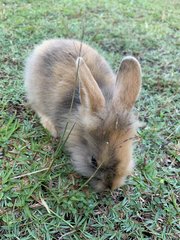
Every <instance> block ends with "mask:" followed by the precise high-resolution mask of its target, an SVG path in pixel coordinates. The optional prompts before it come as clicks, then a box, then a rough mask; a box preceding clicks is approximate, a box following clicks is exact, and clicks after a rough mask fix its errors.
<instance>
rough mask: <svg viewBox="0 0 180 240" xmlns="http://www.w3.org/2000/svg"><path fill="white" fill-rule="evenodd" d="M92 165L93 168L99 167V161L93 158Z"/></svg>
mask: <svg viewBox="0 0 180 240" xmlns="http://www.w3.org/2000/svg"><path fill="white" fill-rule="evenodd" d="M91 163H92V165H93V167H97V161H96V158H95V157H94V156H92V157H91Z"/></svg>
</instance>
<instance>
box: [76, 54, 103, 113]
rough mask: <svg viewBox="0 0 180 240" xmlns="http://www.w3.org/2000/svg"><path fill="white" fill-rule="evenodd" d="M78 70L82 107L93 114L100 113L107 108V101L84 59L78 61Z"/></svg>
mask: <svg viewBox="0 0 180 240" xmlns="http://www.w3.org/2000/svg"><path fill="white" fill-rule="evenodd" d="M76 70H77V74H78V78H79V92H80V101H81V104H82V106H83V107H85V109H86V110H88V111H90V112H91V113H93V112H99V111H100V110H102V109H103V108H104V106H105V99H104V96H103V94H102V92H101V89H100V88H99V86H98V84H97V82H96V80H95V79H94V77H93V75H92V73H91V71H90V69H89V68H88V66H87V65H86V63H85V62H84V60H83V58H82V57H79V58H78V59H77V60H76Z"/></svg>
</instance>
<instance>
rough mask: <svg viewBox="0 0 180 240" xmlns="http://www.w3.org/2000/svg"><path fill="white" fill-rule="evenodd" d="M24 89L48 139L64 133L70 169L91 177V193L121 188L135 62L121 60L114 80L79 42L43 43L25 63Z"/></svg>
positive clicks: (133, 123)
mask: <svg viewBox="0 0 180 240" xmlns="http://www.w3.org/2000/svg"><path fill="white" fill-rule="evenodd" d="M25 88H26V91H27V97H28V100H29V103H30V105H31V106H32V108H33V109H34V110H35V111H36V112H37V114H38V115H39V117H40V119H41V123H42V125H43V126H44V127H45V128H47V129H48V130H49V131H50V133H51V134H52V135H53V136H54V137H58V136H60V135H61V136H62V135H63V136H65V137H66V136H68V135H69V134H70V135H69V137H68V140H67V142H66V148H67V150H68V151H69V152H70V154H71V160H72V164H73V165H74V168H75V170H76V171H77V172H79V173H80V174H81V175H83V176H85V177H92V176H93V177H92V179H91V184H92V185H93V187H94V189H95V190H96V191H104V190H106V189H115V188H117V187H119V186H121V185H122V184H123V182H124V179H125V178H126V176H127V175H129V174H130V173H131V171H132V169H133V166H134V163H133V160H132V139H133V137H134V136H135V134H136V128H137V122H138V121H137V119H135V117H134V115H133V112H132V108H133V106H134V104H135V101H136V99H137V97H138V95H139V92H140V88H141V68H140V65H139V63H138V61H137V60H136V59H135V58H133V57H126V58H124V59H123V60H122V62H121V64H120V68H119V71H118V73H117V76H116V75H115V74H114V73H113V71H112V70H111V68H110V66H109V65H108V63H107V62H106V61H105V59H104V58H103V57H102V56H100V55H99V54H98V53H97V51H96V50H94V49H92V48H91V47H90V46H88V45H86V44H85V43H80V42H79V41H77V40H64V39H55V40H48V41H44V42H43V43H42V44H41V45H39V46H37V47H36V48H35V49H34V51H33V52H32V54H31V55H30V57H29V58H28V60H27V63H26V68H25ZM72 99H73V102H72ZM70 109H71V110H70ZM67 122H68V125H67ZM65 129H66V133H65V134H64V130H65Z"/></svg>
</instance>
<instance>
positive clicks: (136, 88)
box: [113, 57, 141, 110]
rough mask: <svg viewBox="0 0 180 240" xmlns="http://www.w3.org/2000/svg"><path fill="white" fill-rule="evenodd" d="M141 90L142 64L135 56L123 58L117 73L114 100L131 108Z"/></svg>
mask: <svg viewBox="0 0 180 240" xmlns="http://www.w3.org/2000/svg"><path fill="white" fill-rule="evenodd" d="M140 90H141V66H140V64H139V62H138V61H137V60H136V58H134V57H125V58H123V60H122V62H121V64H120V67H119V71H118V74H117V80H116V88H115V93H114V97H113V102H114V103H115V105H117V106H120V105H121V106H122V107H123V108H125V109H127V110H130V109H131V108H132V107H133V105H134V103H135V101H136V99H137V98H138V95H139V92H140Z"/></svg>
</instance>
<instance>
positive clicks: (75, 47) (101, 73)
mask: <svg viewBox="0 0 180 240" xmlns="http://www.w3.org/2000/svg"><path fill="white" fill-rule="evenodd" d="M79 56H81V57H83V59H84V60H85V62H86V64H87V66H88V67H89V69H90V71H91V73H92V74H93V76H94V79H95V80H96V81H97V83H98V85H99V86H100V88H101V89H102V90H103V89H107V88H109V87H111V86H112V85H113V84H114V82H115V79H114V74H113V72H112V70H111V68H110V66H109V65H108V63H107V62H106V61H105V59H104V58H103V57H101V56H100V55H99V54H98V53H97V51H96V50H94V49H92V48H91V47H90V46H88V45H86V44H84V43H81V42H79V41H77V40H63V39H52V40H47V41H44V42H43V43H42V44H41V45H38V46H37V47H36V48H35V49H34V51H33V52H32V54H31V55H30V57H29V58H28V60H27V63H26V68H25V87H26V92H27V98H28V100H29V103H30V104H31V106H32V108H33V109H34V110H35V111H36V112H37V113H39V115H41V114H43V115H46V116H49V117H50V118H56V116H57V114H63V113H64V112H66V111H68V110H69V107H70V102H71V99H72V95H73V92H74V89H75V88H77V91H76V96H75V101H74V104H75V105H77V104H79V96H78V80H77V73H76V64H75V63H76V59H77V58H78V57H79ZM57 109H58V111H59V112H58V113H57ZM55 115H56V116H55Z"/></svg>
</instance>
